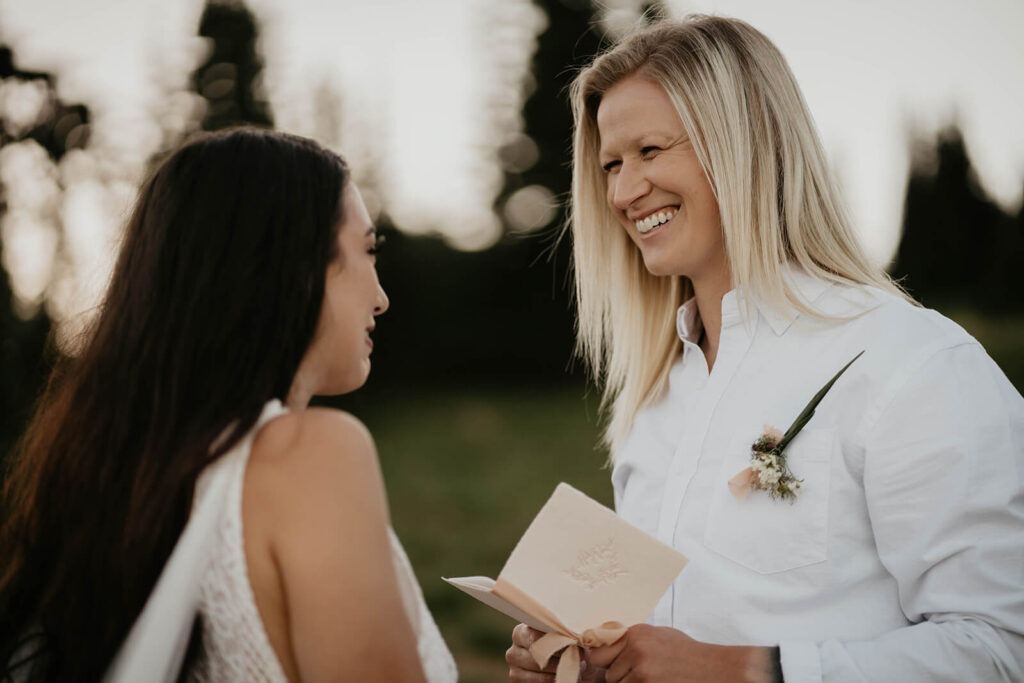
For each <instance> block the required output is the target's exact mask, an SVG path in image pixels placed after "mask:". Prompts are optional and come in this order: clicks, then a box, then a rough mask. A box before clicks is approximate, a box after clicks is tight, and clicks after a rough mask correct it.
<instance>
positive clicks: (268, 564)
mask: <svg viewBox="0 0 1024 683" xmlns="http://www.w3.org/2000/svg"><path fill="white" fill-rule="evenodd" d="M375 251H376V232H375V229H374V227H373V224H372V222H371V221H370V219H369V217H368V215H367V212H366V209H365V207H364V205H363V201H362V199H361V198H360V195H359V191H358V189H357V188H356V186H355V184H354V183H353V182H352V181H351V180H350V178H349V172H348V168H347V167H346V165H345V163H344V161H343V160H342V159H341V158H339V157H338V156H336V155H335V154H333V153H331V152H328V151H326V150H324V149H322V148H321V147H319V146H318V145H316V144H315V143H313V142H311V141H309V140H305V139H302V138H297V137H292V136H288V135H283V134H278V133H272V132H268V131H258V130H252V129H237V130H233V131H229V132H226V133H219V134H214V135H209V136H205V137H202V138H199V139H197V140H195V141H192V142H190V143H188V144H186V145H185V146H184V147H182V148H181V149H179V150H178V151H177V152H175V153H174V154H173V155H172V156H170V157H169V158H168V159H167V160H166V161H165V162H164V163H163V164H162V165H161V166H160V168H159V169H158V170H157V171H156V172H155V174H154V175H153V176H152V177H151V178H150V180H149V181H148V182H147V183H146V185H145V186H144V188H143V190H142V192H141V194H140V197H139V200H138V202H137V205H136V207H135V211H134V214H133V216H132V218H131V220H130V222H129V225H128V229H127V234H126V237H125V241H124V245H123V247H122V250H121V254H120V258H119V261H118V264H117V267H116V269H115V272H114V276H113V279H112V282H111V285H110V289H109V292H108V294H107V297H106V300H105V303H104V304H103V307H102V309H101V312H100V315H99V318H98V320H97V321H96V324H95V327H94V329H93V330H92V332H91V334H90V335H89V337H88V339H87V340H86V341H85V343H84V346H83V348H82V350H81V353H80V354H79V355H78V357H76V358H74V359H69V360H67V361H64V362H62V363H61V364H60V366H59V367H58V368H57V369H56V370H55V372H54V374H53V377H52V378H51V380H50V382H49V386H48V387H47V390H46V393H45V395H44V397H43V399H42V401H41V403H40V406H39V408H38V411H37V412H36V415H35V417H34V419H33V421H32V423H31V425H30V427H29V430H28V432H27V433H26V435H25V436H24V438H23V440H22V441H21V443H20V445H19V447H18V449H17V451H16V453H15V457H14V460H13V466H12V469H11V470H10V472H9V474H8V475H7V478H6V485H5V488H4V497H3V514H2V517H0V519H2V520H3V522H2V528H0V614H2V615H3V618H2V619H0V662H2V663H6V666H5V671H6V673H7V676H8V677H9V678H11V679H13V680H17V681H20V680H27V681H95V680H99V679H101V678H104V679H105V680H107V681H118V682H120V681H141V680H146V681H160V680H164V681H166V680H174V679H175V678H187V679H191V680H211V681H214V680H215V681H284V680H290V681H300V680H301V681H322V680H367V681H368V680H387V681H424V680H430V681H454V680H455V668H454V664H453V662H452V660H451V656H450V654H449V653H448V651H447V649H446V648H445V646H444V643H443V641H442V640H441V638H440V635H439V633H438V631H437V628H436V626H435V625H434V623H433V621H432V619H431V617H430V615H429V613H428V612H427V610H426V607H425V605H424V603H423V598H422V595H421V593H420V592H419V589H418V586H417V585H416V583H415V580H414V578H413V575H412V573H411V570H410V569H409V566H408V561H407V560H406V558H405V555H404V553H403V552H402V550H401V546H400V545H399V544H398V543H397V541H396V540H395V538H394V535H393V533H392V532H391V531H390V527H389V522H388V511H387V502H386V499H385V493H384V487H383V484H382V482H381V477H380V472H379V468H378V464H377V457H376V452H375V449H374V445H373V440H372V438H371V437H370V434H369V433H368V432H367V430H366V429H365V428H364V427H363V426H362V425H361V424H360V423H359V422H358V421H357V420H356V419H355V418H354V417H352V416H350V415H347V414H345V413H341V412H337V411H333V410H326V409H319V408H309V407H307V405H308V403H309V400H310V398H311V397H312V396H314V395H325V394H326V395H334V394H341V393H345V392H348V391H352V390H354V389H356V388H358V387H359V386H361V385H362V384H363V382H365V380H366V378H367V375H368V373H369V370H370V352H371V350H372V347H373V344H372V341H371V340H370V333H371V332H372V331H373V328H374V319H375V316H377V315H380V314H381V313H383V312H384V311H385V310H386V309H387V306H388V300H387V297H386V296H385V294H384V291H383V290H382V289H381V287H380V284H379V282H378V280H377V275H376V269H375V256H374V254H375Z"/></svg>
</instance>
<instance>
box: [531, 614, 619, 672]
mask: <svg viewBox="0 0 1024 683" xmlns="http://www.w3.org/2000/svg"><path fill="white" fill-rule="evenodd" d="M625 633H626V627H625V626H623V625H622V624H621V623H619V622H617V621H606V622H605V623H603V624H601V625H600V626H598V627H597V628H588V629H587V630H586V631H584V632H583V634H582V635H575V634H573V635H566V634H564V633H557V632H552V633H545V634H544V635H543V636H542V637H540V638H538V639H537V640H536V641H534V643H533V645H531V646H530V654H531V655H533V661H535V662H537V665H538V666H539V667H540V668H542V669H543V668H544V667H546V666H547V665H548V662H549V661H550V660H551V657H553V656H554V655H555V654H557V653H558V652H562V658H561V659H560V660H558V667H557V669H556V670H555V683H576V681H577V680H579V677H580V650H581V649H582V648H592V647H601V646H602V645H611V644H612V643H614V642H615V641H616V640H618V639H619V638H621V637H622V636H623V635H624V634H625Z"/></svg>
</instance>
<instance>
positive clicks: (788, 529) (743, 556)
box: [704, 428, 837, 574]
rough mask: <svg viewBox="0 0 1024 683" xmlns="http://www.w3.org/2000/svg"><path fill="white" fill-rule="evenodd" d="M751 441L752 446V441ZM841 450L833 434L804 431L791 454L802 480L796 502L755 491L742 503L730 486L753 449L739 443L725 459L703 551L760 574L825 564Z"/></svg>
mask: <svg viewBox="0 0 1024 683" xmlns="http://www.w3.org/2000/svg"><path fill="white" fill-rule="evenodd" d="M748 441H749V440H748ZM836 448H837V444H836V440H835V430H834V429H827V428H826V429H816V430H812V429H804V430H803V431H802V432H800V434H798V435H797V437H796V438H795V439H793V441H792V442H790V444H789V446H788V447H787V448H786V460H787V462H788V463H789V468H790V470H791V471H792V472H793V474H794V475H795V476H796V477H797V478H798V479H802V480H803V490H802V491H801V492H800V495H799V496H798V497H797V500H796V502H794V503H792V504H790V503H789V502H787V501H784V500H782V499H776V500H772V499H771V498H770V497H769V496H768V493H767V492H765V491H751V492H750V495H748V496H747V497H746V498H745V499H743V500H737V499H736V498H735V497H733V495H732V494H731V493H730V492H729V488H728V485H727V484H728V481H729V479H731V478H732V477H733V476H734V475H735V474H737V473H739V472H740V471H741V470H742V469H743V468H744V467H746V466H748V465H749V464H750V460H749V458H750V443H749V442H744V443H742V444H736V443H734V444H733V445H732V446H731V447H730V449H729V450H730V452H729V454H728V455H727V456H726V457H725V458H724V459H723V461H722V465H721V468H720V470H721V471H720V472H719V473H718V481H719V482H720V484H716V491H715V494H714V495H713V496H712V499H711V506H710V508H709V510H708V517H707V523H706V525H705V528H704V545H705V546H706V547H707V548H709V549H710V550H713V551H714V552H716V553H718V554H719V555H722V556H724V557H726V558H728V559H730V560H732V561H733V562H736V563H738V564H740V565H743V566H744V567H747V568H748V569H752V570H753V571H755V572H758V573H760V574H771V573H774V572H781V571H786V570H788V569H796V568H798V567H804V566H807V565H810V564H815V563H817V562H822V561H824V560H825V559H826V557H827V553H828V514H829V487H830V474H831V468H832V460H833V456H834V455H835V450H836Z"/></svg>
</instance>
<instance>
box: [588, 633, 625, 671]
mask: <svg viewBox="0 0 1024 683" xmlns="http://www.w3.org/2000/svg"><path fill="white" fill-rule="evenodd" d="M628 641H629V631H626V633H625V634H624V635H623V636H622V637H621V638H619V639H618V640H616V641H615V642H614V643H612V644H611V645H604V646H602V647H592V648H590V649H589V650H588V651H587V660H588V661H589V662H590V663H591V664H593V665H594V666H599V667H601V668H602V669H607V668H609V667H610V666H611V664H612V662H614V661H615V660H616V659H618V657H619V655H620V654H622V651H623V650H624V649H625V648H626V643H627V642H628Z"/></svg>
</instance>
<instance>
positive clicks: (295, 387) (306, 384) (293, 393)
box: [284, 365, 314, 411]
mask: <svg viewBox="0 0 1024 683" xmlns="http://www.w3.org/2000/svg"><path fill="white" fill-rule="evenodd" d="M306 374H307V373H306V372H304V369H303V366H301V365H300V366H299V371H298V372H297V373H295V379H293V380H292V385H291V387H290V388H289V389H288V397H287V398H286V399H285V402H284V403H285V405H286V406H287V407H288V410H292V411H295V410H303V409H305V408H306V407H307V406H308V405H309V400H310V399H311V398H313V393H314V392H313V388H312V383H311V382H310V381H309V378H308V377H307V376H306Z"/></svg>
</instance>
